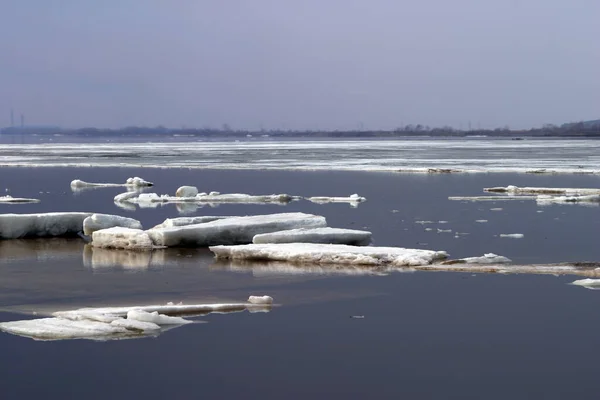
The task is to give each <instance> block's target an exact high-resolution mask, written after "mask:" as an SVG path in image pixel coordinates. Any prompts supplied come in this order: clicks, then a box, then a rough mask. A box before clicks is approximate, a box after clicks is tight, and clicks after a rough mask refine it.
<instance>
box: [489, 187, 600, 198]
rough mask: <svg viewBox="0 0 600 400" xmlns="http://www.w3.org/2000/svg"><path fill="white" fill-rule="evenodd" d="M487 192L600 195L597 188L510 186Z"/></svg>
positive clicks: (492, 188)
mask: <svg viewBox="0 0 600 400" xmlns="http://www.w3.org/2000/svg"><path fill="white" fill-rule="evenodd" d="M483 190H484V191H485V192H492V193H512V194H521V193H523V194H555V195H571V196H572V195H589V194H598V195H600V189H595V188H548V187H518V186H514V185H509V186H506V187H491V188H484V189H483Z"/></svg>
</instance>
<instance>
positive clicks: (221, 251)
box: [210, 243, 448, 266]
mask: <svg viewBox="0 0 600 400" xmlns="http://www.w3.org/2000/svg"><path fill="white" fill-rule="evenodd" d="M210 250H211V251H212V252H213V253H215V256H216V257H217V258H231V259H246V260H274V261H289V262H297V263H317V264H320V263H323V264H357V265H374V266H379V265H386V264H390V265H394V266H412V265H423V264H430V263H432V262H434V261H437V260H443V259H445V258H446V257H447V256H448V254H447V253H446V252H445V251H431V250H421V249H405V248H400V247H367V246H347V245H341V244H315V243H281V244H248V245H239V246H212V247H210Z"/></svg>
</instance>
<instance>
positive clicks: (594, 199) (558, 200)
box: [536, 194, 600, 205]
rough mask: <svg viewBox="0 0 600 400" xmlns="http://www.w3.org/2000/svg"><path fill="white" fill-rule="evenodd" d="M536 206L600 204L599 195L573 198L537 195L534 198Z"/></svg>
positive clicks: (574, 196)
mask: <svg viewBox="0 0 600 400" xmlns="http://www.w3.org/2000/svg"><path fill="white" fill-rule="evenodd" d="M536 201H537V202H538V204H542V205H545V204H573V203H600V194H588V195H573V196H549V195H539V196H537V197H536Z"/></svg>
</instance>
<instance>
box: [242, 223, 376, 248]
mask: <svg viewBox="0 0 600 400" xmlns="http://www.w3.org/2000/svg"><path fill="white" fill-rule="evenodd" d="M369 242H371V232H368V231H360V230H355V229H340V228H328V227H325V228H300V229H291V230H287V231H279V232H272V233H263V234H260V235H256V236H254V238H253V239H252V243H258V244H261V243H326V244H327V243H330V244H351V245H367V244H369Z"/></svg>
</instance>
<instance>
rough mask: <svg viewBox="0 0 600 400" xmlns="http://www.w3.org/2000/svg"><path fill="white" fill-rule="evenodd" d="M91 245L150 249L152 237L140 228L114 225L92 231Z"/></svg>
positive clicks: (151, 247) (152, 246) (152, 245)
mask: <svg viewBox="0 0 600 400" xmlns="http://www.w3.org/2000/svg"><path fill="white" fill-rule="evenodd" d="M91 244H92V246H95V247H105V248H112V249H126V250H151V249H153V248H154V247H155V246H154V244H153V243H152V239H151V238H150V236H149V235H148V233H146V231H143V230H141V229H131V228H122V227H114V228H107V229H101V230H98V231H95V232H94V233H92V243H91Z"/></svg>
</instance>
